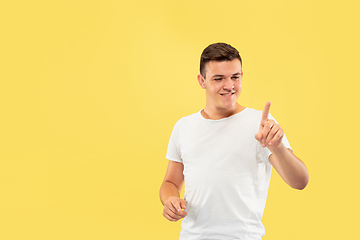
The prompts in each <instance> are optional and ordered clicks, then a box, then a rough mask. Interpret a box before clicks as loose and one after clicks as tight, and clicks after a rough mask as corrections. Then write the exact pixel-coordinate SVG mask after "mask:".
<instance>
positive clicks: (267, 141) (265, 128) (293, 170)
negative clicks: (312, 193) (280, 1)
mask: <svg viewBox="0 0 360 240" xmlns="http://www.w3.org/2000/svg"><path fill="white" fill-rule="evenodd" d="M269 109H270V102H267V103H266V105H265V108H264V111H263V113H262V118H261V122H260V127H259V132H258V133H257V134H256V135H255V138H256V140H258V141H259V143H260V144H261V145H262V147H267V148H268V149H269V150H270V151H271V155H270V157H269V161H270V163H271V165H272V166H273V167H274V168H275V170H276V171H277V172H278V173H279V175H280V176H281V178H282V179H283V180H284V181H285V182H286V183H287V184H288V185H289V186H290V187H292V188H295V189H299V190H301V189H304V188H305V187H306V185H307V184H308V182H309V173H308V170H307V168H306V166H305V164H304V163H303V162H302V161H301V160H300V159H299V158H298V157H296V156H295V155H294V154H293V153H292V151H291V150H290V149H288V148H286V147H285V146H284V144H283V142H282V138H283V136H284V131H283V129H282V128H281V127H280V125H279V124H278V123H276V122H275V121H274V120H272V119H269V118H268V115H269Z"/></svg>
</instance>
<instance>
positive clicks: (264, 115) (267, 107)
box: [261, 102, 271, 124]
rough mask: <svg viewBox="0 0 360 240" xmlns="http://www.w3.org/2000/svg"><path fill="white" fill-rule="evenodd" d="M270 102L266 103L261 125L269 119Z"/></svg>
mask: <svg viewBox="0 0 360 240" xmlns="http://www.w3.org/2000/svg"><path fill="white" fill-rule="evenodd" d="M270 105H271V103H270V102H266V104H265V107H264V110H263V112H262V117H261V123H262V124H264V123H265V122H266V121H267V120H268V119H269V111H270Z"/></svg>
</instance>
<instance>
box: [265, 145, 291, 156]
mask: <svg viewBox="0 0 360 240" xmlns="http://www.w3.org/2000/svg"><path fill="white" fill-rule="evenodd" d="M267 148H268V149H269V150H270V152H271V153H272V154H274V155H279V154H283V153H285V152H286V151H287V150H286V147H285V145H284V144H283V143H280V144H279V146H277V147H271V146H268V147H267Z"/></svg>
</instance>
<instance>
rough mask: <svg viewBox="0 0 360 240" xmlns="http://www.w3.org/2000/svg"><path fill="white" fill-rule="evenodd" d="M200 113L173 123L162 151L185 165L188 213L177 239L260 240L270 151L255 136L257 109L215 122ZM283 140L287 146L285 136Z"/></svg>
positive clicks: (262, 231) (246, 110) (257, 121)
mask: <svg viewBox="0 0 360 240" xmlns="http://www.w3.org/2000/svg"><path fill="white" fill-rule="evenodd" d="M200 112H201V111H199V112H197V113H194V114H192V115H189V116H186V117H183V118H181V119H180V120H179V121H178V122H177V123H176V124H175V126H174V129H173V131H172V134H171V137H170V141H169V145H168V150H167V154H166V158H167V159H169V160H171V161H176V162H181V163H183V164H184V172H183V173H184V177H185V200H186V202H187V209H186V211H187V212H188V215H187V216H186V217H185V218H184V219H183V221H182V224H181V232H180V238H179V239H180V240H193V239H194V240H195V239H196V240H201V239H203V240H205V239H206V240H212V239H214V240H215V239H216V240H227V239H246V240H252V239H254V240H259V239H261V237H263V236H264V235H265V228H264V226H263V224H262V222H261V218H262V216H263V212H264V208H265V202H266V197H267V192H268V187H269V182H270V175H271V164H270V163H269V159H268V158H269V155H270V154H271V152H270V151H269V150H268V149H267V148H263V147H261V145H260V144H259V143H258V141H257V140H256V139H255V134H256V133H257V132H258V130H259V124H260V120H261V115H262V112H261V111H258V110H255V109H252V108H245V109H244V110H243V111H241V112H239V113H237V114H234V115H232V116H230V117H227V118H223V119H220V120H211V119H205V118H204V117H203V116H202V115H201V113H200ZM269 118H270V119H273V117H272V116H271V115H269ZM283 143H284V145H285V147H287V148H290V145H289V142H288V140H287V138H286V136H284V137H283Z"/></svg>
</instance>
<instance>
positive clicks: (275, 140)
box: [269, 128, 284, 147]
mask: <svg viewBox="0 0 360 240" xmlns="http://www.w3.org/2000/svg"><path fill="white" fill-rule="evenodd" d="M283 137H284V130H282V128H280V129H279V131H277V133H276V134H275V136H274V137H273V139H272V140H271V141H270V142H269V145H270V146H273V145H274V146H275V147H276V146H277V145H278V144H280V143H281V142H282V138H283Z"/></svg>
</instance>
